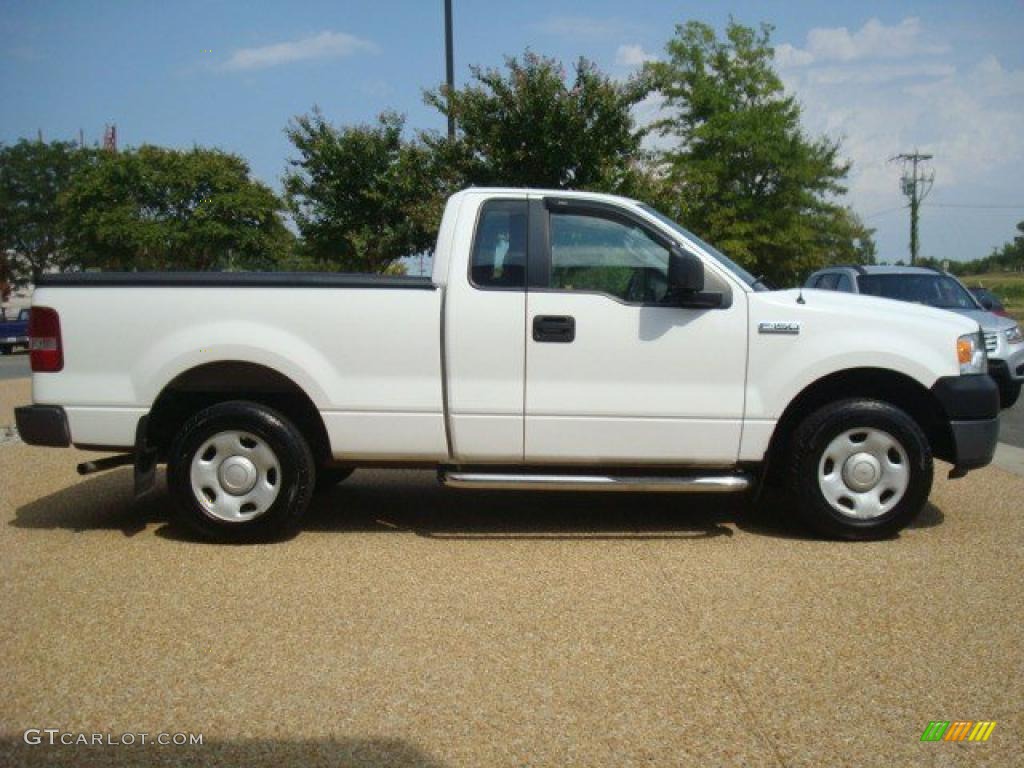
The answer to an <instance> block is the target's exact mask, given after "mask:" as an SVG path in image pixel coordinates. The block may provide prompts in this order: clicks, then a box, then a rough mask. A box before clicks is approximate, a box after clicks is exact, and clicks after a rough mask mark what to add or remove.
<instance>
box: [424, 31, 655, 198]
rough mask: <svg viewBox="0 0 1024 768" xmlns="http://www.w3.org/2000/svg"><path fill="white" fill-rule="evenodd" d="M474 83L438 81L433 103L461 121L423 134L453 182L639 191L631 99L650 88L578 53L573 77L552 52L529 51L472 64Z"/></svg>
mask: <svg viewBox="0 0 1024 768" xmlns="http://www.w3.org/2000/svg"><path fill="white" fill-rule="evenodd" d="M470 71H471V73H472V82H470V83H469V84H468V85H466V86H465V87H464V88H462V89H456V90H454V91H452V92H451V93H449V92H448V90H447V88H444V87H442V88H438V89H436V90H433V91H429V92H427V93H426V94H425V100H426V102H427V104H429V105H430V106H433V107H434V108H436V109H437V110H438V111H439V112H441V113H442V114H444V115H445V116H447V115H449V114H452V115H454V117H455V121H456V125H457V127H458V128H457V134H456V138H455V141H454V142H451V141H449V140H448V137H447V136H441V135H438V134H432V135H427V136H425V137H424V140H425V141H426V142H427V144H428V145H429V146H431V147H432V148H433V149H434V150H435V152H436V153H437V157H438V158H439V162H440V165H441V167H442V168H445V169H447V172H448V175H449V177H450V178H449V186H465V185H469V184H475V185H492V186H513V187H522V186H533V187H551V188H564V187H572V188H574V189H590V190H600V191H614V192H624V193H627V194H629V193H631V192H632V191H633V190H634V189H636V188H637V186H638V185H639V183H640V180H639V179H638V176H639V175H640V168H639V159H640V142H641V139H642V132H640V131H638V130H637V129H636V126H635V125H634V121H633V116H632V112H631V108H632V107H633V105H634V104H636V103H637V102H638V101H640V100H641V99H642V98H643V96H644V92H643V89H642V87H640V85H639V83H638V82H630V83H626V84H620V83H617V82H615V81H613V80H611V79H609V78H608V77H607V76H606V75H605V74H603V73H602V72H601V71H600V70H599V69H598V68H597V67H596V66H595V65H594V64H593V63H591V62H589V61H587V60H586V59H583V58H581V59H579V60H578V61H577V62H576V64H575V65H574V67H573V72H572V75H571V78H569V79H567V78H566V73H565V70H564V68H563V67H562V65H561V64H559V63H558V62H557V61H555V60H554V59H550V58H546V57H543V56H538V55H537V54H535V53H532V52H530V51H527V52H526V53H525V54H524V55H523V57H522V59H521V60H520V59H517V58H514V57H507V58H506V59H505V70H504V71H502V70H500V69H483V68H481V67H470Z"/></svg>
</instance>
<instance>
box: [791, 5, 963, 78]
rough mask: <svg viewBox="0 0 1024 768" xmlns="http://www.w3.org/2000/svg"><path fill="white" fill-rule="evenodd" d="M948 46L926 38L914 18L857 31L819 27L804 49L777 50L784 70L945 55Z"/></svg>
mask: <svg viewBox="0 0 1024 768" xmlns="http://www.w3.org/2000/svg"><path fill="white" fill-rule="evenodd" d="M947 50H948V46H946V45H944V44H942V43H940V42H938V41H930V40H927V39H925V36H924V34H923V29H922V27H921V20H920V19H918V18H914V17H910V18H906V19H904V20H903V21H901V22H900V23H899V24H894V25H892V26H886V25H885V24H883V23H882V22H881V21H879V20H878V19H870V20H869V21H867V22H866V23H865V24H864V26H863V27H861V28H860V29H858V30H857V31H856V32H850V30H849V29H847V28H846V27H817V28H815V29H812V30H811V31H810V32H808V33H807V41H806V44H805V46H804V48H802V49H801V48H797V47H795V46H793V45H791V44H789V43H783V44H782V45H780V46H778V47H777V48H776V50H775V57H776V61H777V62H778V64H779V66H780V67H783V68H786V67H805V66H808V65H810V64H812V63H816V62H825V61H841V62H850V61H860V60H864V59H903V58H909V57H912V56H920V55H932V54H939V53H944V52H945V51H947Z"/></svg>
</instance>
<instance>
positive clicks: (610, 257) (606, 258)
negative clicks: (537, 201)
mask: <svg viewBox="0 0 1024 768" xmlns="http://www.w3.org/2000/svg"><path fill="white" fill-rule="evenodd" d="M668 257H669V252H668V248H666V247H665V246H663V245H661V244H660V243H658V242H656V241H654V240H653V239H651V237H650V236H649V235H648V234H647V233H646V232H645V231H644V230H643V229H642V228H641V227H639V226H636V225H633V224H628V223H625V222H622V221H619V220H616V219H607V218H603V217H600V216H592V215H586V214H576V213H552V214H551V287H552V288H556V289H559V290H563V291H597V292H600V293H607V294H610V295H611V296H615V297H616V298H619V299H622V300H623V301H628V302H631V303H644V304H648V303H658V302H660V301H662V300H663V299H664V298H665V295H666V293H668Z"/></svg>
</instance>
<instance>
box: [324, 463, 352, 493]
mask: <svg viewBox="0 0 1024 768" xmlns="http://www.w3.org/2000/svg"><path fill="white" fill-rule="evenodd" d="M355 471H356V470H355V467H320V468H319V469H318V470H317V471H316V492H317V493H326V492H327V491H329V490H331V489H332V488H333V487H334V486H336V485H338V483H343V482H345V481H346V480H348V479H349V478H350V477H351V476H352V473H353V472H355Z"/></svg>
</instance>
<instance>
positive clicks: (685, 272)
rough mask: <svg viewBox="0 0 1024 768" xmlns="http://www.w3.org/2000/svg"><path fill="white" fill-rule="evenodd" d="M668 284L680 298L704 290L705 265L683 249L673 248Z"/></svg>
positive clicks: (669, 262) (669, 258) (669, 261)
mask: <svg viewBox="0 0 1024 768" xmlns="http://www.w3.org/2000/svg"><path fill="white" fill-rule="evenodd" d="M668 283H669V286H671V289H672V290H673V291H674V292H675V293H676V294H677V295H679V296H680V297H685V296H686V295H687V294H694V293H700V292H701V291H703V290H704V263H703V262H702V261H701V260H700V259H698V258H697V257H696V256H694V255H693V254H692V253H688V252H687V251H684V250H683V249H682V248H672V251H671V253H670V254H669V257H668Z"/></svg>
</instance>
